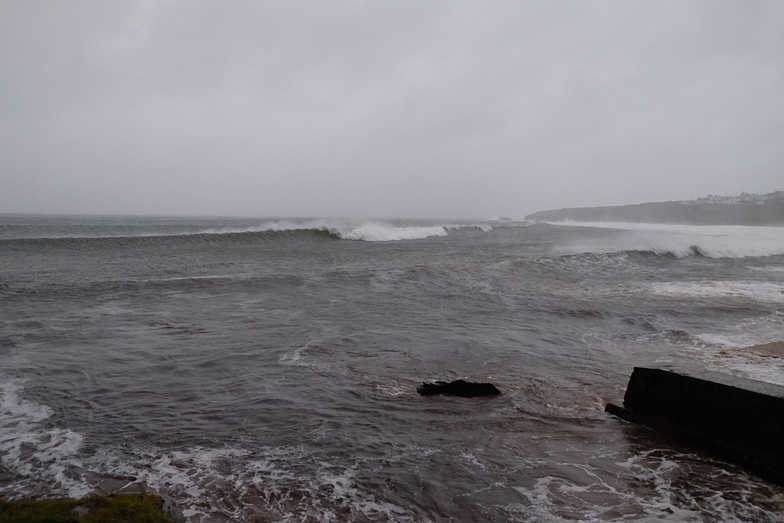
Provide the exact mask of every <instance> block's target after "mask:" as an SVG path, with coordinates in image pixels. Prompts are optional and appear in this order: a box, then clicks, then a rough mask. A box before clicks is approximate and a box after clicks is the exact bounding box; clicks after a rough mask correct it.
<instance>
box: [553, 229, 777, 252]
mask: <svg viewBox="0 0 784 523" xmlns="http://www.w3.org/2000/svg"><path fill="white" fill-rule="evenodd" d="M552 223H553V224H555V225H568V226H572V227H595V228H603V229H617V230H622V231H627V234H625V235H622V236H618V237H612V238H607V239H603V240H595V241H591V242H576V243H575V244H573V245H571V246H569V247H570V248H572V249H575V248H576V249H578V252H581V251H582V250H587V251H598V252H607V251H616V250H639V251H653V252H657V253H661V254H664V253H669V254H672V255H674V256H678V257H687V256H692V255H694V254H701V255H703V256H706V257H708V258H745V257H753V256H773V255H777V254H784V227H748V226H739V225H721V226H714V225H712V226H698V225H674V224H651V223H615V222H570V221H566V222H552Z"/></svg>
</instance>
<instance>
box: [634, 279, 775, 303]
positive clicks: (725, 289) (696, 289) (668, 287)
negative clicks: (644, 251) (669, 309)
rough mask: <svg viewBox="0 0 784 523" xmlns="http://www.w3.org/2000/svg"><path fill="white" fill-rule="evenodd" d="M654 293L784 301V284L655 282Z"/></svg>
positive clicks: (770, 301) (653, 285) (675, 295)
mask: <svg viewBox="0 0 784 523" xmlns="http://www.w3.org/2000/svg"><path fill="white" fill-rule="evenodd" d="M650 289H651V291H652V292H653V293H654V294H659V295H663V296H674V297H680V296H688V297H694V298H746V299H751V300H754V301H759V302H763V303H784V285H781V284H777V283H768V282H755V281H699V282H663V283H653V284H651V287H650Z"/></svg>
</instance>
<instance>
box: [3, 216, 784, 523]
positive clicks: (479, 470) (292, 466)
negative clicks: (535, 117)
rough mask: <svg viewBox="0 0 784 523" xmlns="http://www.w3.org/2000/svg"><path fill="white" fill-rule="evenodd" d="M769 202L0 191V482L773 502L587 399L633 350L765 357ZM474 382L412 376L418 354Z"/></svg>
mask: <svg viewBox="0 0 784 523" xmlns="http://www.w3.org/2000/svg"><path fill="white" fill-rule="evenodd" d="M783 332H784V228H778V227H724V226H722V227H690V226H678V225H657V224H626V223H573V222H563V223H532V222H526V221H514V220H509V219H504V220H474V221H463V220H429V221H428V220H380V219H379V220H362V219H339V218H301V219H294V218H231V217H228V218H212V217H207V218H204V217H191V218H179V217H123V216H30V215H0V497H3V498H21V497H53V496H64V495H67V496H82V495H86V494H88V493H91V492H97V493H110V492H134V491H142V490H145V491H153V492H160V493H166V494H168V495H170V496H172V497H173V498H174V499H175V500H176V502H177V504H178V505H179V506H180V508H181V509H182V510H183V512H184V514H185V515H186V516H187V518H188V520H189V521H192V522H219V521H220V522H222V521H292V522H293V521H410V522H420V521H466V522H468V521H499V522H501V521H503V522H506V521H548V522H549V521H573V520H580V521H614V520H644V521H784V492H783V491H782V488H781V487H779V486H776V485H773V484H770V483H767V482H765V481H763V480H761V479H759V478H757V477H755V476H753V475H751V474H749V473H747V472H745V471H744V470H742V469H739V468H738V467H736V466H733V465H730V464H727V463H724V462H722V461H720V460H718V459H716V458H714V457H712V456H710V455H706V454H704V453H702V452H701V451H699V450H697V449H694V448H692V447H689V446H686V445H684V444H682V443H679V442H675V441H671V440H669V439H666V438H663V437H661V436H659V435H658V434H656V433H653V432H651V431H649V430H648V429H646V428H645V427H641V426H635V425H630V424H627V423H625V422H623V421H621V420H619V419H618V418H615V417H613V416H611V415H609V414H607V413H605V412H604V406H605V404H606V403H608V402H615V403H619V402H620V401H621V399H622V397H623V392H624V389H625V386H626V383H627V381H628V378H629V375H630V374H631V371H632V369H633V367H634V366H639V365H676V366H679V365H683V366H698V367H702V368H707V369H709V370H714V371H720V372H726V373H730V374H736V375H740V376H746V377H750V378H752V379H757V380H762V381H767V382H772V383H778V384H784V360H782V358H780V357H776V356H773V355H770V354H766V353H762V352H759V351H755V350H753V349H752V348H751V347H753V346H756V345H759V344H765V343H771V342H779V341H782V339H784V336H783V335H782V333H783ZM458 378H463V379H469V380H472V381H481V382H492V383H494V384H495V385H496V386H497V387H498V388H499V389H500V390H501V391H502V395H501V396H500V397H497V398H473V399H470V398H468V399H467V398H448V397H422V396H419V395H418V394H417V393H416V387H417V386H418V385H420V384H421V383H422V382H423V381H430V380H453V379H458Z"/></svg>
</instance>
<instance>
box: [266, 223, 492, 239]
mask: <svg viewBox="0 0 784 523" xmlns="http://www.w3.org/2000/svg"><path fill="white" fill-rule="evenodd" d="M463 228H477V229H480V230H482V231H484V232H489V231H491V230H492V227H491V226H490V225H488V224H486V223H478V224H454V223H443V224H431V225H399V224H393V223H389V222H383V221H362V220H349V219H336V218H329V219H327V218H320V219H316V220H307V221H302V220H276V221H270V222H265V223H263V224H261V225H260V226H259V227H256V228H254V229H253V231H255V232H265V231H273V232H283V231H298V230H318V231H325V232H329V233H330V234H333V235H335V236H337V237H338V238H342V239H344V240H358V241H366V242H389V241H400V240H422V239H425V238H432V237H438V236H446V235H447V234H449V231H451V230H457V229H463Z"/></svg>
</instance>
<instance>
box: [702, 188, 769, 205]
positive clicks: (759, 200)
mask: <svg viewBox="0 0 784 523" xmlns="http://www.w3.org/2000/svg"><path fill="white" fill-rule="evenodd" d="M693 203H711V204H733V203H745V204H756V205H765V204H766V203H784V191H775V192H772V193H768V194H749V193H747V192H742V193H740V194H739V195H737V196H719V195H717V194H709V195H708V196H706V197H705V198H698V199H697V200H694V202H693Z"/></svg>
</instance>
